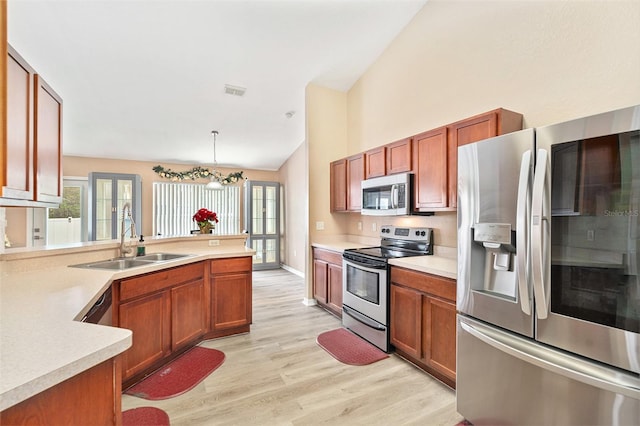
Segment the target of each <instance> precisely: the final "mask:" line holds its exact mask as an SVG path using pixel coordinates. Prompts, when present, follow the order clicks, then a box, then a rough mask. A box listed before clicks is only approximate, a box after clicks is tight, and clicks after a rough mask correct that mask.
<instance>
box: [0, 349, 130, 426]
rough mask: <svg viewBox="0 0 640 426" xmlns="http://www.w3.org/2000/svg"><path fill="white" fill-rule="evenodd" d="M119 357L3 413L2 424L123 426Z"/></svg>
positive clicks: (0, 414)
mask: <svg viewBox="0 0 640 426" xmlns="http://www.w3.org/2000/svg"><path fill="white" fill-rule="evenodd" d="M120 392H121V375H120V357H119V356H117V357H114V358H111V359H109V360H107V361H104V362H102V363H100V364H98V365H96V366H95V367H92V368H90V369H88V370H86V371H83V372H82V373H80V374H78V375H76V376H73V377H71V378H69V379H67V380H65V381H64V382H62V383H59V384H57V385H55V386H53V387H50V388H49V389H47V390H45V391H43V392H41V393H39V394H37V395H34V396H32V397H31V398H28V399H26V400H24V401H22V402H20V403H18V404H16V405H14V406H12V407H9V408H7V409H6V410H4V411H2V412H0V424H2V425H121V424H122V411H121V410H122V408H121V397H120Z"/></svg>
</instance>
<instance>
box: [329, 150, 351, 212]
mask: <svg viewBox="0 0 640 426" xmlns="http://www.w3.org/2000/svg"><path fill="white" fill-rule="evenodd" d="M329 179H330V181H331V194H330V197H331V198H330V201H329V206H330V207H329V208H330V211H331V212H344V211H347V160H346V159H342V160H337V161H334V162H332V163H331V165H330V171H329Z"/></svg>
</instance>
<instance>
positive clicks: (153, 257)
mask: <svg viewBox="0 0 640 426" xmlns="http://www.w3.org/2000/svg"><path fill="white" fill-rule="evenodd" d="M188 256H190V255H188V254H176V253H151V254H147V255H145V256H138V257H136V260H149V261H152V262H164V261H167V260H173V259H180V258H182V257H188Z"/></svg>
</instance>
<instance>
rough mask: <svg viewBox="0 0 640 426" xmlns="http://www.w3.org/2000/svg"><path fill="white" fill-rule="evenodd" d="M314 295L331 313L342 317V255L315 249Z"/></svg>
mask: <svg viewBox="0 0 640 426" xmlns="http://www.w3.org/2000/svg"><path fill="white" fill-rule="evenodd" d="M313 297H314V298H315V299H316V302H318V304H319V305H320V306H322V307H323V308H325V309H327V310H328V311H330V312H331V313H333V314H335V315H337V316H339V317H342V255H341V254H340V253H337V252H334V251H330V250H324V249H319V248H314V249H313Z"/></svg>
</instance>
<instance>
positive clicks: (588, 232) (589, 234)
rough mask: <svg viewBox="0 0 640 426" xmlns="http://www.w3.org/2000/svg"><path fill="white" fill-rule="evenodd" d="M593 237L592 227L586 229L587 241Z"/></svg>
mask: <svg viewBox="0 0 640 426" xmlns="http://www.w3.org/2000/svg"><path fill="white" fill-rule="evenodd" d="M594 238H595V232H594V231H593V229H587V241H593V240H594Z"/></svg>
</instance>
